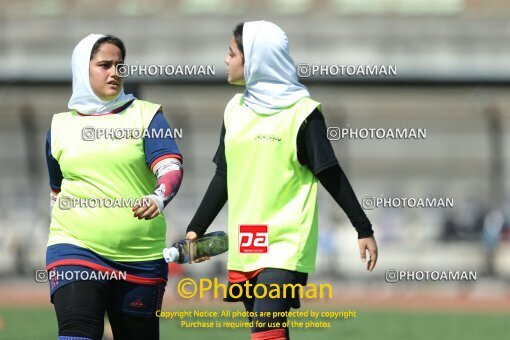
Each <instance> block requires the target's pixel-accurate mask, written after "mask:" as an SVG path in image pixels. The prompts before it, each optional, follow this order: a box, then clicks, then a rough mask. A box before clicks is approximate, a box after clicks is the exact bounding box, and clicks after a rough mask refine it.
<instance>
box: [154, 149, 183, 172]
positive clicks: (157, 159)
mask: <svg viewBox="0 0 510 340" xmlns="http://www.w3.org/2000/svg"><path fill="white" fill-rule="evenodd" d="M166 158H177V159H178V160H180V161H181V163H182V156H181V155H178V154H176V153H169V154H166V155H163V156H159V157H158V158H156V159H155V160H154V161H153V162H152V163H151V170H153V169H154V166H155V165H156V164H158V162H159V161H162V160H163V159H166Z"/></svg>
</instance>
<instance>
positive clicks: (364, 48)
mask: <svg viewBox="0 0 510 340" xmlns="http://www.w3.org/2000/svg"><path fill="white" fill-rule="evenodd" d="M509 16H510V2H508V1H504V0H492V1H478V0H428V1H426V0H370V1H368V0H367V1H363V2H361V1H356V0H329V1H327V0H315V1H312V0H298V1H290V0H278V1H234V0H223V1H220V0H188V1H184V0H180V1H179V0H171V1H163V0H146V1H141V0H118V1H108V2H107V1H98V0H93V1H85V0H74V1H72V0H32V1H29V0H19V1H16V2H8V1H1V2H0V32H2V33H0V119H1V124H0V131H1V133H0V169H1V170H0V213H1V215H2V217H3V218H2V219H0V230H1V232H2V236H3V237H2V238H0V275H6V274H11V273H13V272H18V273H21V274H22V273H29V272H31V271H32V270H33V269H35V268H43V265H44V253H45V243H46V237H47V233H48V225H49V198H48V193H49V187H48V180H47V172H46V164H45V158H44V152H43V151H44V141H45V136H46V131H47V129H48V128H49V126H50V122H51V116H52V114H54V113H57V112H62V111H65V110H66V106H67V101H68V99H69V97H70V94H71V82H70V81H71V67H70V64H71V63H70V59H71V53H72V50H73V48H74V46H75V45H76V43H77V42H78V41H79V40H80V39H81V38H82V37H84V36H86V35H87V34H89V33H111V34H115V35H117V36H119V37H121V38H122V39H123V40H124V42H125V43H126V46H127V60H126V61H127V62H128V63H140V64H172V65H178V64H179V65H184V64H201V65H215V67H216V75H215V76H214V77H209V78H207V77H206V78H192V79H186V78H184V79H182V78H170V77H152V78H150V77H146V78H129V79H128V80H127V83H126V87H127V88H130V89H133V90H134V91H136V93H137V95H138V96H139V97H140V98H143V99H146V100H150V101H154V102H157V103H161V104H162V105H163V108H164V111H165V114H166V116H167V118H168V120H169V122H170V123H171V125H172V126H173V127H176V128H182V129H183V134H184V137H183V139H182V140H180V141H179V145H180V147H181V151H182V152H183V154H184V159H185V169H186V174H185V179H184V183H183V185H182V187H181V189H180V192H179V194H178V196H177V197H176V199H175V200H174V201H173V203H172V204H171V205H170V206H169V208H167V209H166V211H165V215H166V216H167V218H168V239H169V242H171V241H173V240H177V239H179V238H181V237H182V236H183V235H184V230H185V227H186V225H187V223H188V222H189V220H190V219H191V217H192V215H193V214H194V211H195V209H196V207H198V204H199V202H200V199H201V196H202V195H203V193H204V192H205V189H206V186H207V184H208V182H209V180H210V178H211V176H212V174H213V172H214V166H213V164H212V162H211V159H212V157H213V155H214V152H215V149H216V147H217V142H218V138H219V132H220V128H221V123H222V114H223V109H224V106H225V104H226V103H227V101H228V99H229V98H230V97H231V96H232V95H233V94H234V93H236V92H238V91H239V90H240V88H236V87H233V86H228V85H227V83H226V81H225V71H224V64H223V58H224V55H225V54H226V53H227V49H228V41H229V38H230V35H231V32H232V29H233V27H234V26H235V25H236V24H237V23H238V22H242V21H249V20H258V19H265V20H270V21H274V22H275V23H277V24H278V25H280V26H281V27H282V28H283V29H284V30H285V31H286V32H287V35H288V37H289V41H290V46H291V52H292V55H293V57H294V60H295V61H296V63H313V64H322V65H331V64H344V65H345V64H392V65H393V64H395V65H397V72H398V75H397V77H395V78H383V79H380V78H353V77H331V78H317V77H315V78H313V77H312V78H310V79H306V78H304V79H302V80H303V82H304V83H305V84H307V85H308V86H309V88H310V90H311V93H312V95H313V96H314V97H315V98H316V99H317V100H318V101H320V102H322V103H323V111H324V113H325V116H326V120H327V123H328V124H329V125H330V126H338V127H345V126H346V125H347V124H349V125H350V126H351V127H353V128H379V127H380V128H394V127H401V128H406V127H407V128H426V129H427V138H426V139H425V140H415V141H413V140H410V141H409V140H408V141H402V140H393V141H392V140H387V141H376V140H348V139H347V140H340V141H335V142H333V145H334V147H335V151H336V153H337V156H338V158H339V160H340V163H341V165H342V167H343V168H344V170H345V171H346V173H347V175H348V177H349V179H350V181H351V183H352V184H353V187H354V188H355V191H356V193H357V195H358V198H360V200H361V197H363V196H380V195H384V196H387V197H399V196H407V197H452V198H453V199H454V204H455V207H454V208H453V209H403V208H400V209H397V208H395V209H382V208H379V209H375V210H371V211H368V212H367V214H368V216H369V217H370V219H371V220H372V222H373V224H374V227H375V230H376V233H377V237H378V242H379V243H380V247H381V263H380V264H379V266H381V268H391V267H395V268H404V267H407V268H411V266H414V267H415V268H416V269H420V268H424V269H430V270H432V269H443V268H444V269H457V270H460V269H468V270H477V271H478V272H479V273H484V272H486V273H487V274H491V275H497V276H499V277H506V278H508V277H510V269H509V268H510V266H509V259H510V256H509V253H510V247H509V242H507V241H508V239H509V236H508V224H509V220H510V218H509V217H510V200H509V197H508V194H507V192H508V190H507V189H508V187H509V179H508V176H507V175H506V174H507V169H509V168H510V164H509V162H510V159H509V157H508V152H507V150H508V149H509V138H508V137H509V128H510V96H508V91H509V88H510V62H509V60H510V47H509V45H508V43H506V42H508V38H509V37H510V36H509V32H510V20H509ZM490 212H500V214H502V216H503V217H502V219H499V220H498V219H497V218H488V216H489V215H488V214H489V213H490ZM320 213H321V216H320V218H321V247H320V253H319V258H318V263H319V271H320V272H322V273H323V274H326V273H336V274H337V275H340V276H345V275H347V274H348V275H349V276H350V277H356V275H357V274H360V273H361V270H360V268H359V263H358V262H357V261H358V260H357V256H358V255H357V250H356V242H354V240H355V233H354V231H353V230H352V227H351V226H350V224H349V223H348V220H347V219H346V217H345V215H344V214H343V213H342V212H341V211H340V209H339V208H338V207H337V206H336V204H335V203H334V202H333V200H332V199H331V198H330V197H329V195H328V194H327V193H326V192H325V191H323V190H321V193H320ZM498 221H500V222H498ZM498 223H499V225H498ZM225 226H226V214H225V209H224V211H223V212H222V213H221V214H220V216H219V217H218V219H217V220H216V222H215V223H214V226H213V227H212V229H224V228H225ZM484 226H485V227H484ZM494 230H496V233H494V232H491V231H494ZM494 240H496V241H494ZM500 240H502V241H505V242H503V243H500V242H499V241H500ZM418 249H419V251H417V250H418ZM223 259H225V258H223ZM200 266H204V264H202V265H200ZM191 270H192V272H193V270H196V269H194V268H191Z"/></svg>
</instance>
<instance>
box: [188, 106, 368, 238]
mask: <svg viewBox="0 0 510 340" xmlns="http://www.w3.org/2000/svg"><path fill="white" fill-rule="evenodd" d="M224 140H225V124H223V127H222V129H221V137H220V144H219V146H218V149H217V151H216V154H215V156H214V159H213V162H214V163H215V164H216V173H215V174H214V177H213V178H212V180H211V183H210V184H209V187H208V188H207V191H206V193H205V195H204V198H203V199H202V202H201V203H200V206H199V207H198V210H197V212H196V213H195V216H194V217H193V219H192V220H191V222H190V224H189V226H188V229H187V231H188V232H189V231H194V232H195V233H197V235H198V236H201V235H203V234H204V233H205V231H206V230H207V228H208V227H209V226H210V225H211V223H212V222H213V220H214V219H215V218H216V216H217V215H218V213H219V212H220V211H221V209H222V208H223V206H224V205H225V203H226V202H227V199H228V194H227V161H226V158H225V143H224ZM296 143H297V154H298V160H299V162H300V163H301V164H302V165H305V166H307V167H308V168H309V169H310V170H311V171H312V172H313V174H314V175H315V176H316V177H317V179H318V180H319V182H320V183H321V184H322V185H323V186H324V188H325V189H326V190H327V191H328V192H329V193H330V195H331V196H332V197H333V198H334V199H335V201H336V202H337V203H338V205H339V206H340V207H341V208H342V209H343V211H344V212H345V213H346V214H347V216H348V217H349V220H350V221H351V223H352V225H353V226H354V228H355V229H356V231H357V232H358V238H365V237H370V236H372V235H373V233H374V232H373V230H372V225H371V223H370V221H369V220H368V218H367V216H366V215H365V212H364V211H363V209H362V208H361V206H360V204H359V202H358V199H357V198H356V195H355V194H354V190H352V187H351V185H350V183H349V181H348V179H347V177H346V176H345V173H344V172H343V171H342V168H341V167H340V165H339V164H338V160H337V159H336V156H335V153H334V151H333V147H332V146H331V142H330V141H329V139H328V138H327V131H326V122H325V120H324V116H323V115H322V113H321V112H320V111H319V110H317V109H315V110H314V111H313V112H312V113H311V114H310V115H309V116H308V118H307V119H306V120H305V121H304V122H303V124H302V125H301V127H300V129H299V132H298V135H297V140H296Z"/></svg>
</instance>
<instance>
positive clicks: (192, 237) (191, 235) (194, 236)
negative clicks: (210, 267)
mask: <svg viewBox="0 0 510 340" xmlns="http://www.w3.org/2000/svg"><path fill="white" fill-rule="evenodd" d="M197 237H198V236H197V233H195V232H194V231H190V232H188V233H187V234H186V240H190V241H195V240H196V239H197ZM209 259H210V257H208V256H204V257H201V258H199V259H196V260H193V262H191V263H200V262H204V261H207V260H209Z"/></svg>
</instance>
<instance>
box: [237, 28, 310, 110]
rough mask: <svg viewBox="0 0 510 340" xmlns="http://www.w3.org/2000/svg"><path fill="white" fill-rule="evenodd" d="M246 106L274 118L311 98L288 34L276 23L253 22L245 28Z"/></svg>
mask: <svg viewBox="0 0 510 340" xmlns="http://www.w3.org/2000/svg"><path fill="white" fill-rule="evenodd" d="M243 49H244V79H245V83H246V89H245V91H244V102H245V104H246V105H247V106H248V107H249V108H250V109H252V110H253V111H255V112H257V113H261V114H273V113H276V112H278V111H281V110H282V109H283V108H286V107H289V106H291V105H293V104H294V103H296V102H297V101H298V100H299V99H301V98H303V97H309V96H310V93H309V92H308V90H307V89H306V87H305V86H304V85H303V84H301V83H300V82H299V81H298V77H297V71H296V66H295V64H294V60H292V58H291V56H290V54H289V43H288V40H287V36H286V34H285V32H284V31H283V30H282V29H281V28H280V27H278V26H276V25H275V24H273V23H272V22H268V21H251V22H246V23H245V24H244V26H243Z"/></svg>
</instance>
